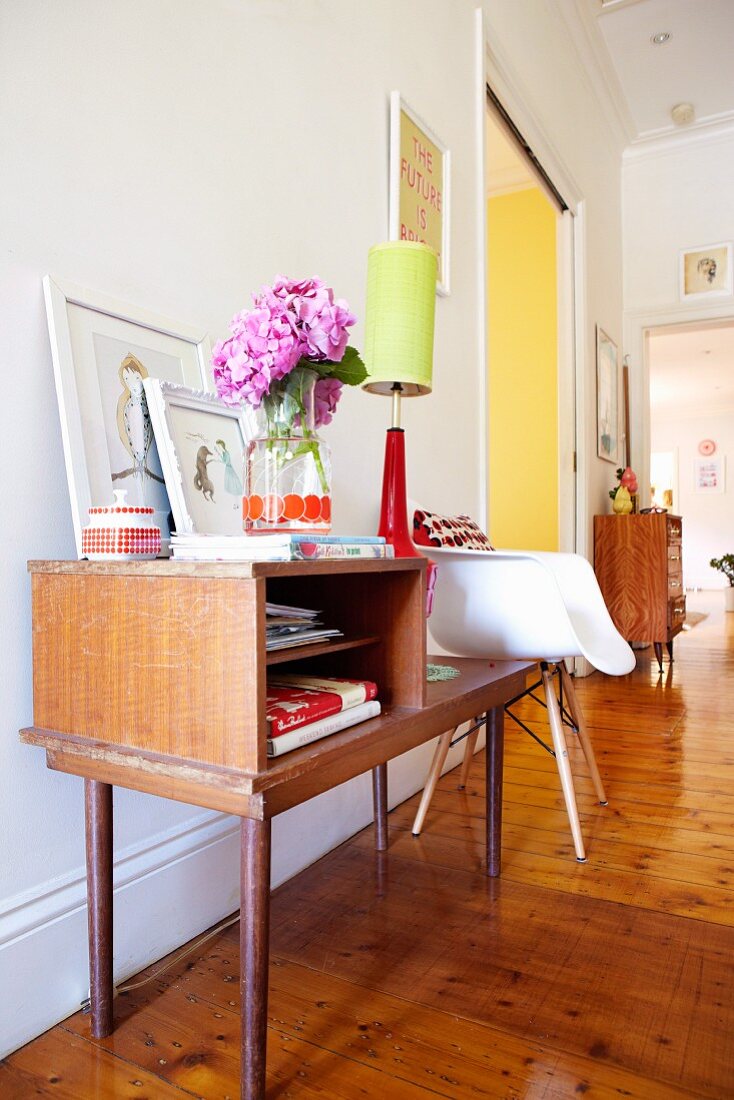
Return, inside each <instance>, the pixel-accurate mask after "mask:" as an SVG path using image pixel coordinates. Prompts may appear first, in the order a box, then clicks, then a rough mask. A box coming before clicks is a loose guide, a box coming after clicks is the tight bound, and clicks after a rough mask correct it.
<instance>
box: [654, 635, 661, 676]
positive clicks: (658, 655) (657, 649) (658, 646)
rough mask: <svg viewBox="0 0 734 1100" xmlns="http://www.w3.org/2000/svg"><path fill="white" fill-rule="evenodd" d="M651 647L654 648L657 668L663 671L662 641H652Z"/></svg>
mask: <svg viewBox="0 0 734 1100" xmlns="http://www.w3.org/2000/svg"><path fill="white" fill-rule="evenodd" d="M652 648H653V649H654V650H655V658H656V660H657V662H658V668H659V669H660V671H661V672H662V671H663V643H662V642H653V643H652Z"/></svg>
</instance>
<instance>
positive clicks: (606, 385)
mask: <svg viewBox="0 0 734 1100" xmlns="http://www.w3.org/2000/svg"><path fill="white" fill-rule="evenodd" d="M618 443H619V369H618V362H617V345H616V344H615V343H614V341H613V340H611V339H610V338H609V337H608V336H607V334H606V332H605V331H604V329H603V328H600V326H599V325H597V326H596V453H597V455H598V456H599V458H603V459H605V460H606V461H607V462H616V461H617V449H618Z"/></svg>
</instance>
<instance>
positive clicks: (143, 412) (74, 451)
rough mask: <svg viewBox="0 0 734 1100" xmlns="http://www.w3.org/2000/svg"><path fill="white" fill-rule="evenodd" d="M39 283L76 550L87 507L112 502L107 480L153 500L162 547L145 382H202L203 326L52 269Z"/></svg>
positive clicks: (162, 500) (161, 490)
mask: <svg viewBox="0 0 734 1100" xmlns="http://www.w3.org/2000/svg"><path fill="white" fill-rule="evenodd" d="M43 289H44V294H45V298H46V315H47V318H48V328H49V336H50V338H51V353H52V357H53V365H54V375H55V378H56V394H57V397H58V402H59V413H60V416H61V435H62V439H63V445H64V458H65V460H66V474H67V478H68V482H69V494H70V496H71V512H72V519H73V522H74V535H75V538H76V547H77V554H78V555H79V556H80V557H81V554H82V527H84V525H85V524H86V523H87V522H88V510H89V508H90V507H91V506H92V505H95V506H97V505H104V504H108V503H111V502H112V490H113V489H126V490H127V499H128V502H129V503H130V504H132V505H144V506H146V507H152V508H154V509H155V515H154V522H155V523H156V525H157V526H158V527H160V529H161V538H162V546H163V553H165V554H167V553H168V544H169V536H170V531H169V525H168V514H169V511H170V504H169V500H168V494H167V493H166V486H165V482H164V478H163V471H162V469H161V464H160V461H159V458H158V452H157V450H156V445H155V440H154V437H153V427H152V424H151V422H150V416H149V413H148V409H147V405H146V401H145V392H144V389H143V381H144V379H145V378H148V377H153V378H161V379H164V380H165V381H167V382H177V383H179V384H186V385H189V386H192V387H194V388H198V389H201V388H203V387H205V386H206V385H207V376H206V367H207V364H208V363H209V361H210V358H211V346H210V341H209V339H208V337H207V336H206V334H205V333H202V332H201V330H200V329H195V328H192V327H191V326H189V325H183V324H180V323H178V322H177V321H171V320H170V319H167V318H165V317H159V316H157V315H156V314H153V313H150V312H148V311H147V310H143V309H139V308H138V307H136V306H130V305H127V304H125V303H124V302H117V301H115V300H114V299H112V298H108V297H106V296H105V295H102V294H98V293H96V292H92V291H88V290H84V289H82V288H80V287H75V286H73V285H72V284H70V283H66V282H62V281H60V280H59V279H56V278H52V277H51V276H49V275H47V276H46V277H45V279H44V280H43Z"/></svg>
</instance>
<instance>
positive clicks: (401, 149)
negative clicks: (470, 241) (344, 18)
mask: <svg viewBox="0 0 734 1100" xmlns="http://www.w3.org/2000/svg"><path fill="white" fill-rule="evenodd" d="M450 166H451V155H450V153H449V151H448V149H447V148H446V146H445V145H444V144H443V143H442V142H441V141H440V139H439V138H437V137H436V135H435V134H434V133H433V131H432V130H430V129H429V128H428V126H426V124H425V123H424V122H422V121H421V119H420V118H419V117H418V115H416V113H415V112H414V111H413V110H411V108H410V107H409V106H408V104H407V103H406V102H405V100H404V99H403V98H402V97H401V95H400V92H392V94H391V96H390V240H392V241H400V240H405V241H421V242H423V243H424V244H429V245H430V246H431V247H432V248H433V249H435V251H436V253H437V255H438V280H437V282H436V290H437V292H438V293H439V294H442V295H446V294H448V293H449V243H450V242H449V210H450V207H449V192H450V183H451V173H450Z"/></svg>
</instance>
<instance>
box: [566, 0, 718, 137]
mask: <svg viewBox="0 0 734 1100" xmlns="http://www.w3.org/2000/svg"><path fill="white" fill-rule="evenodd" d="M587 2H588V4H589V5H590V8H591V12H592V14H593V16H594V17H595V18H596V22H597V26H598V28H599V30H600V32H601V36H602V38H603V41H604V45H605V46H606V50H607V51H608V54H609V57H610V58H611V63H612V67H613V70H614V73H615V74H616V77H617V78H618V82H619V87H618V88H617V89H614V88H610V91H611V93H612V96H613V97H614V96H615V95H618V94H620V92H621V95H622V97H623V100H624V104H625V106H626V114H627V116H628V117H631V121H632V130H633V132H632V134H629V135H628V136H630V137H631V139H632V140H633V141H640V140H648V139H650V138H658V137H662V136H665V135H667V134H673V133H681V134H682V133H683V132H690V131H692V130H695V129H700V128H701V127H707V128H708V127H711V126H712V125H716V124H721V123H728V122H731V121H734V62H733V58H734V0H587ZM660 32H667V33H669V34H670V39H669V40H668V41H667V42H666V43H664V44H663V45H659V46H656V45H653V43H652V42H651V38H652V36H653V35H655V34H658V33H660ZM683 102H686V103H690V104H692V106H693V107H694V109H695V112H696V116H695V120H694V121H693V122H692V123H689V124H688V125H687V126H683V127H680V126H676V125H675V124H674V123H673V121H672V119H671V117H670V112H671V109H672V108H673V107H674V106H675V105H676V104H678V103H683Z"/></svg>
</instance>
